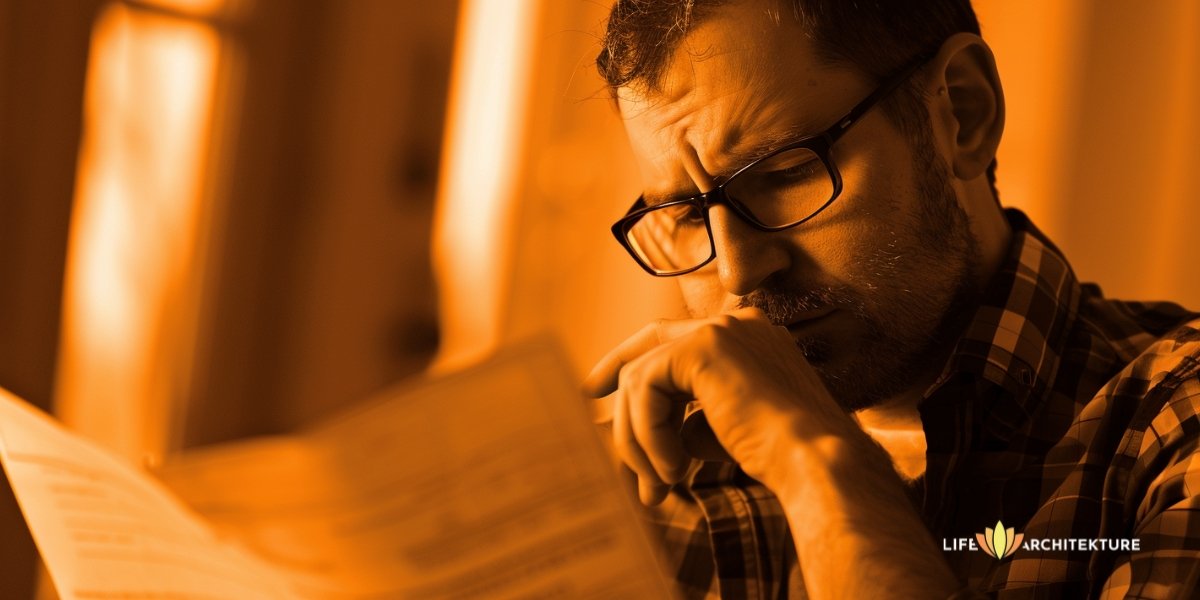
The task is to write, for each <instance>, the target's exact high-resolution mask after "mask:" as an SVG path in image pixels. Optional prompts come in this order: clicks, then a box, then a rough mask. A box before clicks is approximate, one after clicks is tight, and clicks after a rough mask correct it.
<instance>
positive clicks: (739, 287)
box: [708, 206, 791, 296]
mask: <svg viewBox="0 0 1200 600" xmlns="http://www.w3.org/2000/svg"><path fill="white" fill-rule="evenodd" d="M708 218H709V224H710V225H711V226H712V235H713V244H714V246H715V248H716V250H717V257H716V259H715V260H714V262H715V263H716V265H717V277H718V278H719V279H720V280H721V285H722V286H723V287H724V288H725V291H727V292H729V293H730V294H734V295H737V296H744V295H746V294H749V293H750V292H752V291H754V290H756V289H758V288H759V287H761V286H762V284H763V282H764V281H766V280H767V279H769V278H770V277H771V276H772V275H774V274H776V273H780V272H784V271H786V270H787V269H788V268H790V266H791V259H790V258H789V254H788V251H787V248H786V247H785V238H786V234H785V233H768V232H765V231H759V230H758V229H755V228H754V227H751V226H750V224H748V223H746V222H745V221H743V220H742V219H741V218H740V217H738V216H737V214H735V213H734V212H733V211H732V210H731V209H730V208H729V207H727V206H714V207H712V208H710V209H709V214H708Z"/></svg>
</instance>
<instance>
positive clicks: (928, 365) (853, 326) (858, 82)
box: [619, 0, 980, 410]
mask: <svg viewBox="0 0 1200 600" xmlns="http://www.w3.org/2000/svg"><path fill="white" fill-rule="evenodd" d="M760 4H762V3H760V2H756V1H752V0H744V1H742V2H737V3H733V4H730V5H726V6H723V7H721V8H719V9H717V10H716V12H715V13H714V14H712V15H710V16H708V17H707V18H706V19H705V20H704V21H703V22H702V23H701V24H700V25H699V26H698V27H696V28H694V29H693V30H692V32H691V33H690V34H689V35H688V37H687V38H686V39H685V40H684V42H683V43H682V44H681V46H680V47H679V48H678V49H677V50H676V52H675V55H674V57H673V59H672V61H671V63H670V64H669V66H668V68H667V70H666V72H665V74H664V76H663V79H662V81H661V82H660V86H659V88H658V89H657V90H656V91H652V92H646V91H644V90H640V89H638V88H636V87H634V88H624V89H622V90H621V94H620V97H621V99H620V101H619V103H620V109H621V114H622V117H623V118H624V120H625V127H626V130H627V132H628V134H629V137H630V140H631V143H632V146H633V149H634V153H635V155H636V157H637V160H638V163H639V166H640V168H641V170H642V174H643V178H644V182H645V186H646V187H645V193H646V196H647V198H654V197H676V196H681V195H691V194H696V193H699V192H702V191H708V190H710V189H712V188H713V187H714V185H715V183H720V181H722V178H723V177H724V176H727V175H728V174H730V173H732V172H734V171H735V170H736V169H737V168H738V167H740V166H742V165H744V164H745V162H746V161H747V158H748V157H747V156H746V155H747V153H748V150H749V149H751V148H756V147H760V146H761V145H762V144H763V142H764V141H766V140H781V141H782V142H786V141H787V138H788V137H789V135H792V134H795V137H797V138H798V137H800V136H802V135H811V134H814V133H818V132H820V131H823V130H825V129H826V128H827V127H829V126H830V125H831V124H832V123H833V122H834V120H836V119H838V118H840V117H841V116H843V115H844V114H845V112H846V111H847V110H849V108H850V107H851V106H853V105H854V104H855V103H857V102H858V101H860V100H861V99H863V98H864V97H866V96H867V95H868V94H870V92H871V91H872V90H873V89H874V88H873V84H872V83H871V82H869V81H867V80H866V78H865V77H863V76H861V75H859V74H858V73H857V72H855V71H854V70H851V69H848V68H844V67H837V66H829V65H824V64H822V63H821V62H819V61H818V60H817V59H816V57H815V55H814V52H813V49H812V47H811V46H810V44H809V42H808V40H807V38H806V37H805V36H804V35H803V33H802V32H801V31H800V30H799V29H798V26H797V25H795V24H793V23H790V22H788V21H786V17H785V21H784V22H783V23H777V22H775V21H774V20H773V19H772V17H771V15H770V13H769V12H768V11H767V10H765V8H764V7H763V6H760ZM785 14H786V13H785ZM903 58H904V59H908V58H909V57H903ZM930 136H931V134H930V135H922V136H917V137H918V138H920V139H915V140H909V139H906V138H905V137H904V136H903V135H902V134H901V133H900V132H899V131H898V130H897V129H896V128H895V127H894V126H893V125H892V123H891V121H890V120H888V118H887V117H886V116H885V114H884V112H883V110H882V109H880V108H876V109H874V110H872V111H871V112H870V113H868V114H867V116H866V117H865V118H864V119H863V120H862V121H861V122H859V123H858V124H856V125H855V126H854V128H853V129H851V130H850V131H849V132H848V133H847V134H846V136H845V137H843V138H842V139H841V140H840V141H839V142H838V143H837V144H836V145H835V146H834V148H833V152H832V155H833V161H834V162H835V163H836V165H837V168H838V170H839V171H840V172H841V174H842V179H843V191H842V193H841V195H840V196H839V197H838V199H837V200H836V201H835V202H834V203H833V204H832V205H830V206H829V207H828V208H826V209H825V211H824V212H822V213H820V214H819V215H818V216H817V217H816V218H814V219H812V220H811V221H808V222H806V223H804V224H802V225H800V226H798V227H795V228H793V229H789V230H785V231H782V232H776V233H765V232H761V231H758V230H756V229H754V228H752V227H751V226H750V225H748V224H746V223H745V222H743V221H741V220H739V218H738V217H737V216H736V215H735V214H734V213H733V212H732V211H731V210H730V209H729V208H728V207H725V206H717V207H713V208H711V209H710V213H709V218H710V221H711V224H712V231H713V238H714V241H715V245H716V252H717V256H716V259H715V260H714V261H713V262H711V263H709V264H708V265H706V266H705V267H704V268H702V269H700V270H698V271H696V272H693V273H690V274H688V275H684V276H681V277H679V278H677V279H678V282H679V285H680V289H681V290H682V292H683V296H684V299H685V301H686V302H687V306H688V309H689V311H690V312H691V313H692V314H693V316H696V317H703V316H711V315H715V314H718V313H721V312H724V311H728V310H732V309H735V308H739V307H745V306H757V307H759V308H762V309H763V310H764V311H765V312H766V313H767V315H768V316H769V317H770V318H771V320H772V321H773V322H774V323H775V324H777V325H786V326H787V327H788V329H789V330H790V331H791V332H792V334H793V336H794V337H795V338H796V341H797V343H798V344H799V345H800V347H801V349H803V350H804V352H805V354H806V356H807V357H808V358H809V360H810V362H812V364H813V365H814V367H815V368H816V369H817V370H818V372H819V373H820V374H821V375H822V377H823V379H824V381H825V382H826V385H827V386H829V388H830V390H831V391H832V392H833V394H834V396H835V397H836V398H838V400H839V401H840V402H841V403H842V405H843V406H844V407H845V408H846V409H847V410H855V409H859V408H865V407H868V406H871V405H873V404H876V403H878V402H880V401H882V400H884V399H886V398H889V397H892V396H895V395H897V394H899V393H902V392H904V391H907V390H909V389H910V388H912V386H914V385H916V384H918V383H920V382H922V381H924V380H925V379H926V378H927V377H928V376H930V375H931V374H932V372H934V371H936V370H939V369H940V368H941V362H942V361H943V360H944V356H945V353H946V352H947V351H948V345H947V342H948V341H949V340H950V339H952V338H953V337H954V335H955V334H957V332H958V330H959V329H960V328H961V326H962V323H963V317H964V316H965V315H964V312H965V311H966V310H967V308H966V307H969V306H972V305H973V302H972V301H971V299H970V298H969V296H970V295H971V294H972V293H973V289H974V286H973V282H974V281H975V277H976V271H977V269H978V262H979V260H980V259H979V250H978V247H977V244H976V242H975V240H974V238H973V237H972V235H971V233H970V228H969V226H968V223H967V220H966V216H965V214H964V213H963V211H962V209H961V208H960V207H959V205H958V203H957V201H956V199H955V194H954V191H953V189H952V188H951V187H950V183H949V179H948V174H947V169H946V167H945V161H944V160H943V159H942V158H941V157H940V156H938V155H937V152H936V149H935V148H934V144H933V142H932V139H931V137H930ZM780 145H782V144H780Z"/></svg>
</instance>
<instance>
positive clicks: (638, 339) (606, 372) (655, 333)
mask: <svg viewBox="0 0 1200 600" xmlns="http://www.w3.org/2000/svg"><path fill="white" fill-rule="evenodd" d="M709 322H711V319H678V320H671V319H660V320H658V321H655V322H653V323H649V324H647V325H646V326H645V327H642V328H641V329H640V330H638V332H637V333H635V334H633V335H632V336H630V337H629V338H627V339H626V340H625V341H624V342H621V344H620V345H619V346H617V347H616V348H613V349H612V350H611V351H609V353H608V354H605V355H604V358H601V359H600V361H599V362H597V363H596V366H595V367H593V368H592V372H591V373H589V374H588V376H587V378H585V379H584V380H583V393H584V394H586V395H588V396H591V397H593V398H599V397H601V396H606V395H608V394H611V393H612V392H613V390H615V389H617V377H618V375H619V374H620V372H621V367H624V366H625V365H626V364H628V363H629V362H630V361H632V360H634V359H636V358H637V357H639V356H641V355H643V354H645V353H646V352H648V351H650V350H651V349H653V348H656V347H658V346H659V345H660V344H662V343H663V342H667V341H670V340H673V339H675V338H677V337H679V336H681V335H684V334H686V333H688V332H690V331H693V330H695V329H696V328H698V327H701V326H703V325H705V324H707V323H709Z"/></svg>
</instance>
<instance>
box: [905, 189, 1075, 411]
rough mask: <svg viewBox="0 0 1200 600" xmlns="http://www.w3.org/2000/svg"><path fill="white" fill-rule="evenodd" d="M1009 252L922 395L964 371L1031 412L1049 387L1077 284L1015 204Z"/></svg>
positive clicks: (1009, 215) (1071, 320) (1072, 314)
mask: <svg viewBox="0 0 1200 600" xmlns="http://www.w3.org/2000/svg"><path fill="white" fill-rule="evenodd" d="M1005 217H1006V218H1007V219H1008V222H1009V225H1010V226H1011V227H1012V232H1013V235H1012V244H1011V245H1010V247H1009V251H1008V255H1007V256H1006V258H1005V259H1004V261H1003V262H1002V263H1001V265H1000V268H999V269H998V270H997V272H996V274H995V275H994V276H993V277H992V280H991V281H990V282H989V284H988V286H987V288H986V290H985V292H984V294H983V296H982V302H981V303H980V306H979V308H978V310H976V312H975V315H974V317H973V318H972V320H971V322H970V324H969V325H968V326H967V329H966V331H965V333H964V334H963V335H962V337H961V338H960V339H959V341H958V343H957V344H956V346H955V348H954V351H953V352H952V353H951V356H950V359H949V361H948V362H947V364H946V367H945V369H944V370H943V372H942V375H941V377H939V378H938V381H937V383H935V384H934V386H933V387H931V388H930V389H929V390H928V391H927V392H926V394H925V396H926V398H929V397H930V396H931V395H932V394H933V393H934V392H935V391H936V390H937V389H938V388H939V387H941V386H942V385H943V384H945V383H946V382H947V381H950V380H951V379H953V378H955V377H961V376H963V375H967V376H974V378H977V379H980V380H982V381H985V382H988V383H991V384H993V385H995V386H998V387H999V388H1001V389H1002V390H1004V391H1005V392H1007V394H1004V395H1005V396H1008V397H1010V398H1012V399H1013V400H1014V401H1016V402H1017V403H1018V405H1019V406H1018V408H1020V409H1021V412H1023V413H1025V414H1029V413H1031V412H1032V410H1033V409H1034V408H1035V406H1033V405H1034V404H1036V403H1038V402H1040V400H1041V399H1042V398H1043V397H1044V396H1045V395H1046V394H1047V393H1048V391H1049V389H1050V385H1051V383H1052V382H1053V380H1054V375H1055V373H1056V370H1057V368H1058V364H1059V361H1060V359H1061V357H1062V352H1063V350H1064V346H1065V345H1066V340H1067V332H1068V331H1069V330H1070V328H1071V325H1072V324H1073V323H1074V321H1075V317H1076V315H1077V313H1078V309H1079V302H1080V292H1081V289H1080V285H1079V282H1078V280H1077V279H1076V278H1075V274H1074V273H1073V272H1072V271H1071V266H1070V265H1069V264H1068V263H1067V261H1066V259H1065V258H1064V257H1063V255H1062V253H1061V252H1060V251H1059V250H1058V248H1056V247H1055V246H1054V244H1053V243H1051V242H1050V240H1048V239H1047V238H1046V236H1045V235H1043V234H1042V232H1040V231H1038V229H1037V228H1036V227H1035V226H1034V225H1033V223H1031V222H1030V221H1029V218H1028V217H1026V216H1025V214H1024V213H1022V212H1021V211H1019V210H1016V209H1007V210H1006V211H1005Z"/></svg>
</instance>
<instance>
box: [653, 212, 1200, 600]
mask: <svg viewBox="0 0 1200 600" xmlns="http://www.w3.org/2000/svg"><path fill="white" fill-rule="evenodd" d="M1008 218H1009V221H1010V223H1011V224H1012V226H1013V244H1012V246H1011V248H1010V253H1009V256H1008V258H1007V259H1006V261H1005V262H1004V263H1003V264H1002V265H1001V268H1000V270H999V272H998V274H997V275H996V276H995V278H994V279H993V280H992V282H991V284H990V287H989V288H988V290H987V291H986V292H985V295H984V301H983V303H982V304H981V306H980V308H979V310H978V312H977V313H976V315H975V317H974V320H973V321H972V323H971V324H970V325H969V327H968V328H967V330H966V332H965V333H964V334H963V337H962V338H961V339H960V340H959V342H958V344H957V346H956V348H955V350H954V352H953V354H952V356H951V358H950V360H949V362H948V363H947V365H946V368H945V370H944V371H943V373H942V376H941V377H940V378H939V379H938V381H937V382H936V383H935V384H934V385H933V386H932V387H931V388H930V389H929V391H927V392H926V395H925V399H924V400H923V401H922V403H921V405H920V413H921V419H922V422H923V424H924V429H925V434H926V442H927V446H928V448H927V452H926V471H925V474H924V475H923V476H921V477H920V478H919V479H917V480H916V482H914V485H913V488H912V490H911V491H912V496H913V499H914V506H915V507H916V508H917V509H918V511H919V512H920V514H921V515H922V517H923V519H924V520H925V523H926V525H927V526H928V527H929V530H930V532H931V533H932V535H933V538H934V539H935V540H938V541H939V543H940V541H941V539H943V538H969V539H975V535H976V534H977V533H979V532H981V531H983V529H984V527H985V526H991V525H994V524H995V523H996V521H997V520H1003V522H1004V523H1005V526H1006V527H1013V528H1014V529H1015V530H1016V531H1018V532H1022V533H1023V534H1024V536H1025V538H1024V539H1025V540H1032V539H1045V538H1086V539H1098V538H1107V539H1111V538H1139V539H1140V543H1141V550H1140V551H1137V552H1119V551H1106V550H1101V551H1097V552H1089V551H1086V550H1084V551H1071V550H1059V551H1053V550H1034V549H1025V548H1021V549H1018V550H1017V551H1016V552H1015V554H1013V555H1012V557H1011V558H1008V559H1004V560H997V559H995V558H992V557H991V556H989V555H987V554H985V553H984V552H981V551H946V552H945V553H944V555H945V558H946V560H947V561H948V563H949V565H950V567H951V569H952V570H953V571H954V572H955V573H956V574H957V575H958V577H959V578H960V579H961V580H962V582H963V583H964V584H965V585H967V586H968V587H969V588H970V589H972V590H976V591H978V592H981V593H984V594H987V595H994V596H998V597H1001V598H1068V597H1070V598H1074V597H1085V596H1105V597H1109V596H1115V595H1120V596H1126V595H1128V596H1134V597H1153V598H1163V597H1176V598H1184V597H1189V598H1190V597H1200V581H1198V579H1200V512H1194V511H1196V510H1197V509H1200V459H1198V458H1197V454H1196V449H1197V444H1200V376H1198V372H1200V320H1193V319H1196V318H1197V317H1198V316H1200V314H1196V313H1190V312H1188V311H1185V310H1184V309H1182V308H1180V307H1179V306H1177V305H1175V304H1170V303H1140V302H1118V301H1113V300H1106V299H1105V298H1104V297H1103V296H1102V295H1101V293H1100V289H1099V288H1098V287H1096V286H1094V285H1089V284H1080V283H1078V282H1077V281H1076V279H1075V276H1074V274H1073V273H1072V272H1071V268H1070V266H1069V265H1068V264H1067V262H1066V260H1065V259H1064V258H1063V257H1062V255H1061V254H1060V253H1059V251H1058V250H1057V249H1056V248H1055V247H1054V246H1053V245H1052V244H1051V243H1050V242H1049V241H1047V239H1046V238H1045V237H1044V236H1043V235H1042V234H1041V233H1040V232H1038V231H1037V230H1036V229H1035V228H1034V227H1033V225H1032V224H1030V223H1029V221H1028V220H1027V219H1026V217H1025V216H1024V215H1023V214H1021V213H1020V212H1018V211H1015V210H1010V211H1008ZM1189 320H1191V322H1190V323H1188V321H1189ZM648 514H649V515H650V517H649V518H650V521H651V523H652V524H653V526H654V529H655V530H656V531H657V532H658V533H659V534H661V536H662V540H663V542H664V547H665V552H666V555H667V560H668V564H669V565H670V566H672V567H673V568H674V570H675V576H676V579H677V580H678V582H679V585H680V589H681V591H682V592H683V595H684V596H685V597H688V598H704V597H710V598H711V597H718V596H719V597H721V598H726V599H731V598H803V597H805V596H806V594H805V593H804V584H803V582H802V581H801V579H800V572H799V569H798V567H797V563H796V552H795V549H794V547H793V544H792V540H791V535H790V533H789V531H788V526H787V522H786V520H785V519H784V515H783V509H782V508H781V507H780V505H779V503H778V501H777V500H776V499H775V498H774V496H773V495H772V494H771V493H770V492H769V491H767V490H766V489H765V488H764V487H763V486H762V485H761V484H759V483H758V482H756V481H754V480H752V479H750V478H749V477H747V476H746V475H745V474H744V473H742V472H741V471H740V470H739V469H738V468H737V467H736V466H735V465H732V464H725V463H703V464H702V465H700V466H699V467H698V468H696V469H694V470H693V473H692V475H691V476H690V477H689V478H688V480H687V484H686V485H680V486H676V489H674V490H673V491H672V493H671V494H670V496H669V497H668V499H667V501H666V502H664V503H663V504H662V505H661V506H659V507H657V508H655V509H651V510H650V511H649V513H648Z"/></svg>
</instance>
